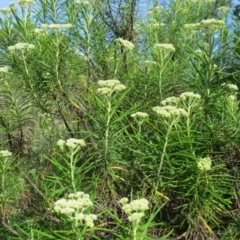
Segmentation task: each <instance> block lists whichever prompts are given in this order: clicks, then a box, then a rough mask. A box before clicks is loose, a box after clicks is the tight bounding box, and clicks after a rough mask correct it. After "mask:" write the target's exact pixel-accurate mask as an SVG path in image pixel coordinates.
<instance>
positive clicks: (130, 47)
mask: <svg viewBox="0 0 240 240" xmlns="http://www.w3.org/2000/svg"><path fill="white" fill-rule="evenodd" d="M116 41H117V42H119V43H120V44H121V45H122V46H123V47H125V48H126V49H127V50H133V49H134V48H135V46H134V44H133V43H132V42H130V41H127V40H124V39H122V38H117V39H116Z"/></svg>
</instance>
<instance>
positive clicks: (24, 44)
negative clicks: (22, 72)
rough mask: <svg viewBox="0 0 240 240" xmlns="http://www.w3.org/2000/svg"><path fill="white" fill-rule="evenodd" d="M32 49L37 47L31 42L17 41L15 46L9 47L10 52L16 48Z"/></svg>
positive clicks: (22, 49)
mask: <svg viewBox="0 0 240 240" xmlns="http://www.w3.org/2000/svg"><path fill="white" fill-rule="evenodd" d="M32 49H35V46H34V45H33V44H29V43H17V44H15V45H14V46H9V47H8V50H9V52H14V51H16V50H20V51H24V50H32Z"/></svg>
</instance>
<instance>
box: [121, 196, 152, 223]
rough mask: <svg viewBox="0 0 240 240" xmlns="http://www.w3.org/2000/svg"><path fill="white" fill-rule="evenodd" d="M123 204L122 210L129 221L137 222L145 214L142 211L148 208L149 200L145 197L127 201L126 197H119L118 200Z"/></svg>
mask: <svg viewBox="0 0 240 240" xmlns="http://www.w3.org/2000/svg"><path fill="white" fill-rule="evenodd" d="M119 202H120V203H121V204H122V205H123V206H122V210H123V211H124V212H125V213H126V214H127V215H128V220H129V221H130V222H135V223H139V222H140V221H141V219H142V217H143V216H144V215H145V214H144V211H146V210H148V209H149V202H148V200H147V199H145V198H142V199H137V200H133V201H131V202H130V203H128V199H127V198H121V199H120V201H119Z"/></svg>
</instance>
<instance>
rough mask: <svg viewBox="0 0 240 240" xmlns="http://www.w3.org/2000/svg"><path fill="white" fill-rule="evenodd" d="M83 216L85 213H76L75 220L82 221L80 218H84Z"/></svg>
mask: <svg viewBox="0 0 240 240" xmlns="http://www.w3.org/2000/svg"><path fill="white" fill-rule="evenodd" d="M84 218H85V215H84V214H83V213H78V214H77V215H76V219H77V220H80V221H82V220H84Z"/></svg>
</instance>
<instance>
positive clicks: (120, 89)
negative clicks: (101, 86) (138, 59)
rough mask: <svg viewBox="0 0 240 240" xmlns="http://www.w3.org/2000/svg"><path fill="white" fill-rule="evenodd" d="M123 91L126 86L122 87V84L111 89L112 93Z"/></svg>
mask: <svg viewBox="0 0 240 240" xmlns="http://www.w3.org/2000/svg"><path fill="white" fill-rule="evenodd" d="M125 89H126V86H125V85H123V84H117V85H116V86H114V88H113V90H114V91H117V92H121V91H123V90H125Z"/></svg>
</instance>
